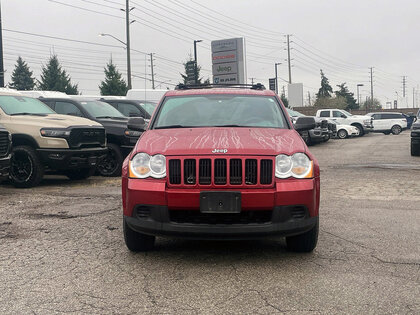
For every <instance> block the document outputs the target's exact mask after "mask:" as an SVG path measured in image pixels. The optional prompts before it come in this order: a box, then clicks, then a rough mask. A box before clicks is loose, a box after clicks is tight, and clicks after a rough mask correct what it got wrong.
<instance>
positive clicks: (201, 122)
mask: <svg viewBox="0 0 420 315" xmlns="http://www.w3.org/2000/svg"><path fill="white" fill-rule="evenodd" d="M224 126H226V127H227V126H231V127H271V128H288V125H287V123H286V120H285V118H284V115H283V113H282V112H281V109H280V106H279V104H278V103H277V101H276V99H275V98H274V97H268V96H244V95H226V94H223V95H194V96H187V97H184V96H183V97H168V98H166V100H165V102H164V103H163V104H162V106H161V107H160V109H159V113H158V115H157V118H156V121H155V122H154V126H153V128H157V129H158V128H182V127H224Z"/></svg>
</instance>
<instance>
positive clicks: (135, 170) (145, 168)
mask: <svg viewBox="0 0 420 315" xmlns="http://www.w3.org/2000/svg"><path fill="white" fill-rule="evenodd" d="M128 163H129V175H130V178H147V177H153V178H163V177H165V176H166V158H165V156H164V155H162V154H156V155H153V156H150V155H149V154H147V153H137V154H136V155H135V156H134V157H133V159H132V160H131V161H129V162H128Z"/></svg>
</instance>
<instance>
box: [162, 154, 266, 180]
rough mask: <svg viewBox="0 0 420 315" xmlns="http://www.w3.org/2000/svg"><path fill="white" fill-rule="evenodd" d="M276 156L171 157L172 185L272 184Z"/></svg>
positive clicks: (169, 164) (169, 167) (169, 171)
mask: <svg viewBox="0 0 420 315" xmlns="http://www.w3.org/2000/svg"><path fill="white" fill-rule="evenodd" d="M273 160H274V158H259V157H256V158H237V157H232V158H214V157H212V158H196V159H194V158H169V159H168V174H169V176H168V181H169V184H170V185H181V186H183V185H185V186H194V185H199V186H210V185H214V186H216V187H217V186H233V187H238V186H257V185H272V184H273V175H274V174H273V171H274V169H273V165H274V162H273Z"/></svg>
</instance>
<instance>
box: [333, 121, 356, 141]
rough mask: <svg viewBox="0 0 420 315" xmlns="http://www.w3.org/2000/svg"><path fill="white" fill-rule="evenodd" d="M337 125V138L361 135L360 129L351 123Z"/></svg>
mask: <svg viewBox="0 0 420 315" xmlns="http://www.w3.org/2000/svg"><path fill="white" fill-rule="evenodd" d="M336 126H337V127H336V128H337V138H339V139H346V138H349V137H357V136H359V129H358V128H356V127H354V126H350V125H338V124H337V125H336Z"/></svg>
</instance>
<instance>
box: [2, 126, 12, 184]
mask: <svg viewBox="0 0 420 315" xmlns="http://www.w3.org/2000/svg"><path fill="white" fill-rule="evenodd" d="M11 148H12V136H11V135H10V133H9V132H8V131H7V130H6V129H5V128H3V127H2V126H1V125H0V182H2V181H3V180H5V179H7V177H8V176H9V170H10V151H11Z"/></svg>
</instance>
